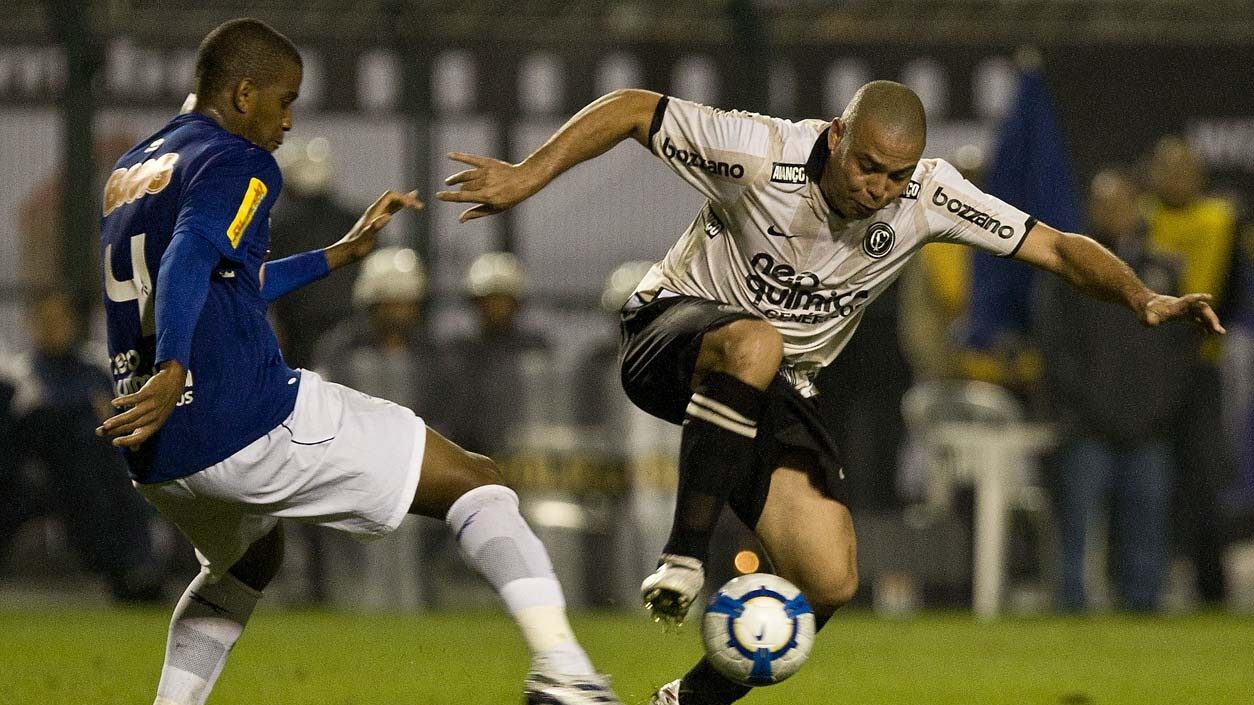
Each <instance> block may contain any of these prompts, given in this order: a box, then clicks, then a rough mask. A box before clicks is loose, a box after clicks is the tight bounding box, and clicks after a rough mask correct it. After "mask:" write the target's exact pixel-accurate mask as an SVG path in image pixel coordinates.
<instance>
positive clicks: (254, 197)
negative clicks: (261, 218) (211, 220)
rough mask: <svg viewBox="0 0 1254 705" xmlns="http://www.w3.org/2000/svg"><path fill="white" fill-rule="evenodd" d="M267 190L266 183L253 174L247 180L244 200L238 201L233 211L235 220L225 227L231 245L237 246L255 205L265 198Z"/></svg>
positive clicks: (254, 213)
mask: <svg viewBox="0 0 1254 705" xmlns="http://www.w3.org/2000/svg"><path fill="white" fill-rule="evenodd" d="M268 191H269V189H267V188H266V183H265V182H264V181H262V180H261V179H258V178H257V177H255V176H254V177H253V178H251V179H249V180H248V191H246V192H245V193H244V200H243V201H241V202H240V204H239V210H237V211H235V220H232V221H231V226H230V227H229V228H227V229H226V237H227V239H228V240H230V241H231V247H239V241H240V240H241V239H242V238H243V237H244V231H245V230H247V229H248V225H249V224H250V223H252V222H253V216H254V215H256V214H257V207H258V206H260V205H261V202H262V201H263V200H265V198H266V193H267V192H268Z"/></svg>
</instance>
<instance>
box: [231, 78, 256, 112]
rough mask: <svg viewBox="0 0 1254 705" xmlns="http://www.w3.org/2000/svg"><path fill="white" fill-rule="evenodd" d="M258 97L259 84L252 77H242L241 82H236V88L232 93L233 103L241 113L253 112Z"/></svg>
mask: <svg viewBox="0 0 1254 705" xmlns="http://www.w3.org/2000/svg"><path fill="white" fill-rule="evenodd" d="M256 99H257V86H256V84H254V83H253V80H252V79H251V78H242V79H240V82H239V83H237V84H235V90H234V91H233V93H232V95H231V104H232V105H233V106H235V110H237V111H238V112H241V113H249V112H251V111H252V109H253V103H255V102H256Z"/></svg>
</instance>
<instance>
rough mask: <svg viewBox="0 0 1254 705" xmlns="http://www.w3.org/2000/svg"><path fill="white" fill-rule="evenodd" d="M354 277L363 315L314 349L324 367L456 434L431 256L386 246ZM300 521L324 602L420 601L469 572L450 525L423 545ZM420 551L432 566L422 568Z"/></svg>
mask: <svg viewBox="0 0 1254 705" xmlns="http://www.w3.org/2000/svg"><path fill="white" fill-rule="evenodd" d="M350 286H351V288H352V293H351V298H352V302H353V309H354V311H355V312H356V315H353V316H349V317H348V318H346V319H344V320H343V321H341V322H340V323H339V324H338V325H336V326H335V328H333V329H332V330H331V331H330V332H329V333H327V334H326V335H325V336H323V339H322V342H321V343H320V344H319V345H318V347H317V349H316V351H315V353H314V355H313V358H314V369H315V370H316V371H317V372H318V374H320V375H322V376H323V377H324V378H325V379H327V380H329V381H331V382H336V383H338V384H343V385H346V386H349V387H352V388H353V389H357V390H360V391H362V392H364V393H366V394H369V395H371V396H376V397H379V398H381V399H387V400H388V401H391V402H395V403H397V404H400V405H402V406H405V407H408V408H411V409H428V410H430V413H428V414H426V415H425V416H424V420H425V421H426V422H427V424H428V425H429V426H431V427H432V428H435V429H437V430H439V431H441V432H442V433H447V432H448V431H449V429H448V428H447V426H448V424H447V423H446V421H447V417H448V413H447V412H446V411H445V409H446V407H447V404H446V401H445V399H444V398H442V397H441V396H440V395H439V391H438V386H439V385H440V384H442V383H444V380H443V376H444V374H445V373H444V368H443V367H442V364H443V363H442V360H441V355H440V351H439V349H438V347H437V346H436V345H435V344H434V343H433V342H432V341H431V339H430V337H429V336H428V335H427V332H426V327H425V326H424V325H423V319H422V304H423V301H424V300H425V298H426V295H427V274H426V269H425V268H424V267H423V263H422V260H421V259H420V258H419V257H418V254H417V253H416V252H414V251H413V250H411V249H409V248H404V247H382V248H379V249H378V250H375V251H374V252H373V253H371V254H370V255H369V256H367V257H366V259H365V261H364V262H363V263H362V265H361V268H360V270H359V271H358V274H357V277H356V279H355V280H353V281H352V282H351V284H350ZM280 301H282V299H280ZM298 327H299V326H298ZM291 528H292V529H296V531H295V532H291V531H290V530H289V535H294V536H295V537H296V538H297V540H299V541H303V542H304V544H305V546H306V548H307V555H308V556H309V560H308V562H307V564H306V566H305V571H306V572H305V579H306V581H307V585H308V589H309V597H310V599H311V601H313V602H316V603H324V602H328V601H329V602H332V603H335V604H351V605H354V606H358V607H360V606H368V607H374V608H380V607H382V608H387V609H402V608H410V607H415V606H418V605H420V604H423V603H424V602H430V601H432V600H433V599H435V596H436V594H437V592H438V590H437V589H436V582H437V581H436V580H434V579H433V576H434V575H442V576H447V575H449V572H450V571H456V572H457V574H459V575H461V574H465V573H466V572H467V569H466V568H465V567H464V566H463V565H461V564H460V563H459V562H458V561H456V560H449V556H450V554H449V553H448V551H447V550H445V549H446V548H447V543H448V536H447V532H446V531H443V530H442V527H441V528H440V529H439V530H435V531H429V532H425V533H420V535H419V536H418V537H417V539H416V541H417V544H415V543H414V542H413V541H409V540H404V539H401V540H393V541H388V542H379V543H377V544H371V545H366V544H361V543H360V542H358V541H354V540H352V539H350V538H349V537H346V536H341V535H338V534H337V533H336V532H332V531H329V530H326V529H324V528H323V527H315V526H293V527H291ZM432 528H435V527H432ZM415 531H418V529H417V528H416V527H415V526H413V525H412V524H411V525H409V526H405V525H403V526H402V527H401V528H400V529H398V534H400V535H401V536H406V537H409V538H410V539H413V538H414V536H413V534H411V533H408V532H415ZM420 554H421V555H422V556H423V558H424V564H423V565H424V567H425V568H426V569H427V570H424V571H419V569H418V566H417V561H418V558H419V555H420ZM328 556H330V557H331V559H328ZM336 559H338V562H335V561H336ZM336 566H338V567H339V571H340V572H341V573H344V572H351V573H352V575H353V576H354V577H355V578H362V577H364V578H366V585H365V587H362V585H361V584H360V583H359V582H358V581H357V580H353V581H351V582H349V581H339V582H337V581H336V580H335V572H334V571H333V570H331V569H333V568H335V567H336ZM415 573H417V575H416V576H415Z"/></svg>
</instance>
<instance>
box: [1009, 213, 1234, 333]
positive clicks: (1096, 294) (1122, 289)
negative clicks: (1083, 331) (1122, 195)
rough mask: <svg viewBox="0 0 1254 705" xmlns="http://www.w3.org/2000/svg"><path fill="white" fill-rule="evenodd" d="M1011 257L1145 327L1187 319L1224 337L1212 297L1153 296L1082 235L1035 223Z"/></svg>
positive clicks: (1125, 268)
mask: <svg viewBox="0 0 1254 705" xmlns="http://www.w3.org/2000/svg"><path fill="white" fill-rule="evenodd" d="M1014 256H1015V259H1018V260H1022V261H1024V262H1027V263H1029V264H1032V265H1035V266H1037V267H1040V268H1041V269H1044V270H1047V271H1050V272H1053V273H1054V274H1057V275H1058V276H1060V277H1062V278H1063V279H1065V280H1067V281H1068V282H1070V283H1071V284H1072V285H1074V286H1075V287H1076V288H1078V289H1080V291H1083V292H1084V293H1086V294H1088V295H1089V296H1092V297H1093V298H1096V299H1102V300H1104V301H1111V302H1114V303H1117V304H1122V305H1123V306H1125V307H1127V308H1128V309H1130V310H1131V311H1132V312H1133V313H1135V314H1136V315H1137V317H1138V318H1140V319H1141V322H1142V323H1144V324H1145V325H1147V326H1156V325H1158V324H1160V323H1165V322H1166V321H1170V320H1175V319H1182V318H1187V319H1192V320H1193V321H1194V322H1196V323H1197V324H1198V325H1199V326H1201V327H1202V329H1204V330H1206V331H1207V332H1210V333H1218V334H1221V335H1222V334H1223V333H1225V332H1226V331H1225V330H1224V327H1223V326H1222V325H1220V323H1219V317H1218V316H1216V315H1215V312H1214V311H1213V310H1211V307H1210V302H1211V299H1212V296H1211V295H1210V294H1196V293H1195V294H1185V295H1184V296H1168V295H1165V294H1159V293H1156V292H1154V291H1153V290H1152V289H1150V288H1149V287H1147V286H1145V284H1144V283H1142V282H1141V280H1140V279H1138V278H1137V276H1136V274H1135V273H1134V272H1133V271H1132V268H1131V267H1129V266H1128V265H1127V264H1125V263H1124V262H1123V260H1121V259H1119V258H1118V257H1116V256H1115V255H1114V254H1112V253H1111V252H1110V250H1107V249H1106V248H1105V247H1102V246H1101V245H1100V244H1098V243H1097V242H1095V241H1094V240H1092V239H1091V238H1088V237H1085V236H1084V235H1077V234H1075V233H1064V232H1061V231H1058V230H1055V229H1054V228H1051V227H1049V226H1048V225H1045V224H1044V223H1040V222H1037V223H1036V224H1035V225H1033V226H1032V229H1031V230H1030V231H1028V233H1027V235H1026V237H1025V239H1024V241H1023V244H1022V245H1021V246H1020V247H1019V250H1018V252H1016V253H1015V255H1014Z"/></svg>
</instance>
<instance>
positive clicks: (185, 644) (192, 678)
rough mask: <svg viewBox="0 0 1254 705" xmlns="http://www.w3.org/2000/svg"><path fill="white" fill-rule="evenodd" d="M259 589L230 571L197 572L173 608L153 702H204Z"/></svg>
mask: <svg viewBox="0 0 1254 705" xmlns="http://www.w3.org/2000/svg"><path fill="white" fill-rule="evenodd" d="M259 599H261V593H260V592H258V591H256V590H254V589H252V588H250V587H248V586H247V585H245V584H244V583H242V582H240V581H239V580H238V579H237V578H235V577H234V576H233V575H231V574H230V573H227V574H226V575H224V576H222V578H221V579H219V580H218V581H217V582H209V574H208V573H205V572H202V573H201V574H200V575H197V576H196V578H195V579H194V580H192V582H191V584H190V585H188V586H187V590H186V591H185V592H184V593H183V597H182V598H180V599H179V602H178V605H176V606H175V608H174V616H173V617H172V618H171V619H170V633H169V636H168V637H167V640H166V647H165V665H163V666H162V668H161V682H160V683H159V684H158V685H157V699H156V701H155V703H154V705H204V702H205V699H206V698H208V697H209V693H210V691H212V690H213V685H214V683H216V682H217V681H218V676H220V675H221V674H222V668H223V666H225V665H226V657H227V656H228V655H230V653H231V648H232V647H234V646H235V642H236V640H238V639H239V637H240V634H242V633H243V632H244V625H245V624H247V623H248V618H249V617H250V616H251V615H252V613H253V608H254V607H256V606H257V601H258V600H259Z"/></svg>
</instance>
